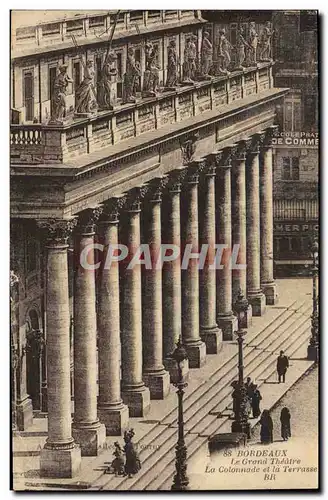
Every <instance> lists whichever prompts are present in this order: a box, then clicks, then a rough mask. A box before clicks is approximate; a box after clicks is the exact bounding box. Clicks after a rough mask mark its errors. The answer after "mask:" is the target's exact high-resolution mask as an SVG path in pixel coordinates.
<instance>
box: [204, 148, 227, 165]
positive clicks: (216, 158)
mask: <svg viewBox="0 0 328 500" xmlns="http://www.w3.org/2000/svg"><path fill="white" fill-rule="evenodd" d="M222 155H223V151H214V153H210V154H209V155H208V156H207V162H208V163H211V164H212V165H215V166H216V167H218V166H219V165H220V162H221V158H222Z"/></svg>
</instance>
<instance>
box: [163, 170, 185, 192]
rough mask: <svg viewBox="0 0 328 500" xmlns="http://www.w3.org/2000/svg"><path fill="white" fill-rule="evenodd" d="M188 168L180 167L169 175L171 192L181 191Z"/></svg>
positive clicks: (168, 185) (168, 187)
mask: <svg viewBox="0 0 328 500" xmlns="http://www.w3.org/2000/svg"><path fill="white" fill-rule="evenodd" d="M187 172H188V169H187V168H186V167H179V168H177V169H176V170H173V172H171V173H170V175H169V182H168V184H167V189H168V191H169V193H180V192H181V184H182V183H183V181H184V179H185V177H186V175H187Z"/></svg>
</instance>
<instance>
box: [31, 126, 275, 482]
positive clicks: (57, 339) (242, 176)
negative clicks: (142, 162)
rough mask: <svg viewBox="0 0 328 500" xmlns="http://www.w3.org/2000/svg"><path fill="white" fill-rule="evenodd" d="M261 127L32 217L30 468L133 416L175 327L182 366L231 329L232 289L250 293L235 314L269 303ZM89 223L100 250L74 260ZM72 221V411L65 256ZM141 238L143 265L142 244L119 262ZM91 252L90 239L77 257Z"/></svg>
mask: <svg viewBox="0 0 328 500" xmlns="http://www.w3.org/2000/svg"><path fill="white" fill-rule="evenodd" d="M272 135H273V127H270V128H268V129H266V130H265V131H263V133H262V132H261V133H260V134H255V135H253V136H252V137H250V138H246V139H245V140H242V141H239V142H238V143H236V144H232V145H231V147H227V148H224V149H223V150H222V151H217V152H214V153H211V154H209V155H207V156H206V157H204V158H201V159H199V160H196V161H193V162H191V163H190V164H189V165H187V166H182V167H180V168H177V169H176V170H174V171H172V172H170V173H168V174H167V175H165V176H163V177H161V178H156V179H153V180H152V181H151V182H150V183H148V184H147V185H143V186H139V187H135V188H134V189H132V190H131V191H129V192H128V193H124V194H123V195H122V196H120V197H117V198H112V199H110V200H108V201H106V202H104V203H103V204H102V205H101V206H100V207H96V208H94V209H88V210H85V211H83V212H82V213H80V214H79V215H78V216H77V217H75V218H72V219H70V220H56V219H50V220H43V221H40V223H39V225H40V227H41V228H43V229H46V231H47V238H48V239H47V291H46V294H47V296H46V332H47V370H48V375H47V380H48V439H47V441H46V444H45V447H44V449H43V450H42V452H41V474H42V475H44V476H51V475H56V476H57V477H58V476H62V477H71V476H72V475H74V474H75V473H76V471H77V470H78V468H79V463H80V455H81V453H82V455H96V454H97V453H98V450H99V449H100V448H101V446H102V444H103V443H104V440H105V434H106V433H107V435H120V434H121V433H122V431H123V430H124V429H125V428H126V427H127V425H128V418H129V415H130V416H133V417H143V416H145V415H146V414H147V411H148V410H149V407H150V401H151V399H164V398H165V397H166V395H167V394H168V392H169V384H170V378H171V380H173V379H174V377H175V373H176V367H175V364H174V362H173V360H172V357H171V354H172V352H173V350H174V348H175V343H176V342H177V340H178V338H179V337H180V336H181V337H182V340H183V343H184V345H185V347H186V350H187V353H188V362H189V363H187V364H186V366H185V368H184V372H185V373H186V374H187V372H188V370H189V369H190V368H192V369H193V368H199V367H201V366H202V365H203V364H204V363H205V362H206V356H207V355H208V354H216V353H217V352H218V351H219V349H220V347H221V345H222V340H223V341H224V340H231V339H232V337H233V332H234V331H235V330H236V329H237V319H236V315H235V314H234V312H233V311H234V303H235V300H236V298H237V295H238V292H239V290H240V289H241V290H242V292H243V294H244V295H245V296H247V297H248V300H249V303H250V307H249V311H248V314H247V316H246V319H245V321H246V322H247V324H250V322H251V316H252V314H253V315H257V316H259V315H262V314H263V313H264V310H265V305H266V303H267V304H274V303H275V301H276V298H277V295H276V288H275V283H274V279H273V235H272V149H271V137H272ZM96 231H97V232H98V233H99V234H100V235H101V239H100V240H99V241H101V242H102V243H103V244H104V251H103V252H99V253H97V254H96V255H97V259H98V261H99V262H98V267H99V268H98V269H97V271H94V270H92V269H91V267H92V266H91V267H90V268H89V269H85V268H84V267H83V266H81V263H80V259H79V255H81V251H82V250H83V249H84V248H86V246H88V247H90V248H91V246H92V243H93V242H94V238H95V232H96ZM72 232H73V234H74V239H75V242H76V244H75V251H76V255H77V258H76V269H75V284H74V285H75V286H74V325H75V328H74V412H73V421H72V417H71V394H70V345H69V296H68V268H67V249H68V238H69V235H70V234H71V233H72ZM118 243H121V244H124V245H125V248H127V249H128V253H127V255H126V256H125V258H124V260H122V261H121V262H116V261H112V262H111V265H110V266H108V265H104V263H105V262H106V257H107V252H108V249H109V248H110V245H117V244H118ZM141 244H148V245H149V247H148V248H149V252H150V259H151V265H150V266H147V265H143V264H142V262H143V257H144V255H143V254H142V255H141V261H139V263H137V264H136V265H131V264H132V259H134V258H135V255H136V253H137V252H138V249H139V248H140V245H141ZM163 245H164V247H163ZM165 245H176V248H178V249H180V255H179V256H177V258H172V259H171V260H169V259H167V260H166V261H165V262H164V263H163V265H162V267H161V266H158V265H156V263H158V261H159V258H158V257H159V255H162V254H161V252H162V253H163V252H165V250H163V248H164V249H165ZM206 245H207V246H206ZM215 245H216V246H215ZM218 245H219V247H218ZM220 245H221V247H220ZM234 245H239V251H238V254H236V255H232V254H234V250H233V249H234ZM205 246H206V247H205ZM204 247H205V248H207V249H208V250H207V254H206V255H205V254H204V255H203V251H204ZM237 249H238V247H237ZM122 251H123V250H122ZM170 251H172V252H173V254H174V249H173V250H172V249H171V250H170ZM196 254H198V259H197V258H195V257H196ZM165 255H166V254H165ZM218 255H219V258H218ZM203 257H204V259H203V265H202V266H199V262H200V261H201V260H202V258H203ZM188 258H189V261H188ZM97 259H96V260H97ZM164 260H165V259H164ZM94 261H95V252H94V251H93V250H90V251H89V252H88V258H87V262H88V264H90V265H91V264H92V263H93V262H94ZM186 263H187V264H188V265H186ZM231 263H232V264H233V263H235V264H236V265H231ZM96 296H97V304H98V305H97V307H96ZM246 326H247V325H246ZM97 333H98V365H97ZM188 364H189V366H188ZM97 378H99V381H98V387H97ZM98 390H99V395H98V398H97V393H98ZM76 443H78V444H79V446H76Z"/></svg>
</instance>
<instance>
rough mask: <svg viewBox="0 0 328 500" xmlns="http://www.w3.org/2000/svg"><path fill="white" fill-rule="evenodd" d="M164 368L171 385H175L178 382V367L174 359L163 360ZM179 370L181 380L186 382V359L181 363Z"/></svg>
mask: <svg viewBox="0 0 328 500" xmlns="http://www.w3.org/2000/svg"><path fill="white" fill-rule="evenodd" d="M163 363H164V367H165V370H166V371H168V372H169V374H170V382H171V384H175V383H176V382H178V378H179V377H178V365H177V362H176V361H175V359H173V358H169V357H167V358H165V359H164V361H163ZM181 369H182V378H183V380H185V381H187V380H188V378H189V362H188V359H185V360H184V361H182V363H181Z"/></svg>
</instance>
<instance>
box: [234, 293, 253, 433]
mask: <svg viewBox="0 0 328 500" xmlns="http://www.w3.org/2000/svg"><path fill="white" fill-rule="evenodd" d="M247 309H248V300H247V299H246V298H245V297H244V295H243V293H242V290H241V289H240V290H239V292H238V297H237V301H236V305H235V310H236V312H237V318H238V331H237V332H236V333H237V342H238V383H237V384H236V385H235V390H234V397H235V405H234V406H235V420H234V421H233V422H232V424H231V432H243V433H244V434H246V435H247V437H248V438H250V437H251V434H250V424H249V422H248V394H247V389H246V387H245V384H244V364H243V357H244V356H243V342H244V336H245V335H246V330H245V329H243V328H242V327H241V325H242V324H243V321H244V318H245V315H246V314H247Z"/></svg>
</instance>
